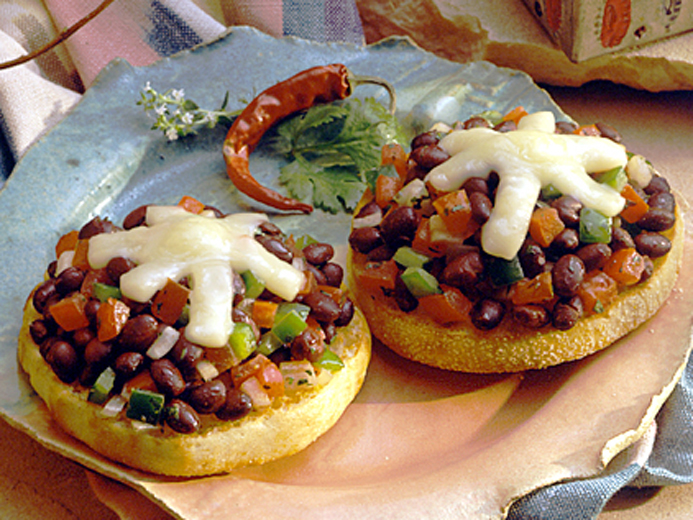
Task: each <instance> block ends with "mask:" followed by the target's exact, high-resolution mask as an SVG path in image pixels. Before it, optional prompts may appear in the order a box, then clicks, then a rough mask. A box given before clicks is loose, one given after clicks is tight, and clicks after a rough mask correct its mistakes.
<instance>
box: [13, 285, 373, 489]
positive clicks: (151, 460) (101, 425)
mask: <svg viewBox="0 0 693 520" xmlns="http://www.w3.org/2000/svg"><path fill="white" fill-rule="evenodd" d="M39 317H40V315H39V314H38V312H37V311H36V310H35V309H34V307H33V305H32V303H31V298H30V299H29V300H28V301H27V303H26V305H25V307H24V321H23V324H22V327H21V330H20V335H19V345H18V359H19V363H20V365H21V366H22V367H23V369H24V370H25V371H26V372H27V374H28V375H29V379H30V382H31V385H32V387H33V388H34V389H35V390H36V392H37V393H38V395H39V396H40V397H41V398H42V399H43V401H44V402H45V403H46V405H47V407H48V409H49V410H50V412H51V414H52V416H53V417H54V419H55V420H56V422H57V423H58V424H60V426H61V427H62V428H63V429H64V430H66V431H67V432H68V433H70V434H71V435H73V436H74V437H76V438H77V439H79V440H81V441H82V442H84V443H85V444H87V445H88V446H90V447H91V448H92V449H94V450H95V451H97V452H99V453H101V454H102V455H104V456H106V457H108V458H110V459H112V460H114V461H117V462H120V463H122V464H125V465H127V466H130V467H133V468H136V469H140V470H143V471H147V472H152V473H158V474H163V475H169V476H202V475H211V474H216V473H224V472H228V471H231V470H233V469H234V468H238V467H241V466H245V465H249V464H262V463H265V462H269V461H272V460H275V459H278V458H281V457H285V456H288V455H291V454H293V453H296V452H298V451H300V450H302V449H304V448H306V447H307V446H308V445H310V444H311V443H312V442H313V441H315V440H316V439H317V438H318V437H319V436H320V435H322V434H323V433H325V432H326V431H327V430H329V429H330V428H331V427H332V426H333V425H334V424H335V423H336V422H337V420H338V419H339V417H341V415H342V413H343V412H344V411H345V409H346V408H347V406H348V405H349V404H350V403H351V401H352V400H353V399H354V398H355V397H356V395H357V394H358V392H359V390H360V388H361V385H362V384H363V380H364V378H365V375H366V370H367V367H368V363H369V361H370V355H371V336H370V333H369V331H368V325H367V323H366V320H365V318H364V316H363V314H362V313H361V312H360V311H359V310H358V309H355V314H354V317H353V319H352V321H351V323H350V324H349V325H348V326H347V327H343V328H341V329H340V332H339V334H338V335H337V336H336V337H335V339H334V340H333V344H335V342H339V343H338V344H337V346H339V344H341V345H343V346H344V348H345V350H346V351H347V352H350V353H352V355H351V356H350V357H346V356H345V359H344V364H345V366H344V368H342V369H341V370H339V371H337V372H335V373H334V375H333V377H332V378H331V379H330V380H329V381H328V382H327V383H326V384H324V385H323V386H321V387H317V388H313V389H311V390H308V391H305V390H304V391H302V392H300V393H298V394H296V395H295V396H294V397H289V396H285V397H283V398H281V399H277V400H276V402H275V403H274V405H273V406H272V407H271V408H270V409H269V410H265V411H261V412H255V411H254V412H251V413H250V414H249V415H247V416H246V417H244V418H243V419H241V420H239V421H231V422H224V421H219V420H217V419H216V418H213V416H203V418H204V419H203V421H204V423H203V427H202V429H201V430H200V431H199V432H196V433H193V434H180V433H176V432H174V431H172V430H171V429H170V428H167V427H160V428H151V429H150V428H147V429H145V430H142V429H138V428H137V427H136V426H135V424H134V423H133V422H132V421H129V420H121V419H118V418H111V417H105V416H104V415H103V414H102V413H101V410H102V407H101V406H99V405H95V404H94V403H91V402H88V401H87V396H88V390H87V389H84V388H81V387H79V386H78V385H77V384H74V385H68V384H65V383H63V382H62V381H60V379H59V378H58V377H57V376H56V375H55V373H54V372H53V370H52V369H51V368H50V366H49V365H48V363H46V362H45V360H44V359H43V358H42V357H41V354H40V352H39V347H38V345H36V344H35V343H34V341H33V340H32V338H31V335H30V333H29V326H30V324H31V322H32V321H34V320H35V319H37V318H39Z"/></svg>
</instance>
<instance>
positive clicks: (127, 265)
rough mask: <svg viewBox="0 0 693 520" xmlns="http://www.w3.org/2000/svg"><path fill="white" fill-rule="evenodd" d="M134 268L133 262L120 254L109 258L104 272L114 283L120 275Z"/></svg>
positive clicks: (117, 281) (118, 280)
mask: <svg viewBox="0 0 693 520" xmlns="http://www.w3.org/2000/svg"><path fill="white" fill-rule="evenodd" d="M134 268H135V262H133V261H132V260H130V259H128V258H124V257H122V256H116V257H115V258H111V259H110V260H109V261H108V263H107V264H106V272H107V273H108V276H110V277H111V279H112V280H113V281H114V282H115V283H116V284H117V283H119V282H120V277H121V276H123V275H124V274H125V273H127V272H128V271H130V270H132V269H134Z"/></svg>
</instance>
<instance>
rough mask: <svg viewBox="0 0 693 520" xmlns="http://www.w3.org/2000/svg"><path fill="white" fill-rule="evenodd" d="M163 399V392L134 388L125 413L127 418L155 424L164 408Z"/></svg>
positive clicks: (164, 399)
mask: <svg viewBox="0 0 693 520" xmlns="http://www.w3.org/2000/svg"><path fill="white" fill-rule="evenodd" d="M165 401H166V398H165V397H164V396H163V394H159V393H157V392H151V391H149V390H142V389H140V388H135V389H134V390H133V391H132V394H130V403H129V404H128V409H127V411H126V412H125V415H126V417H128V419H134V420H136V421H143V422H146V423H149V424H156V423H157V422H158V421H159V417H160V416H161V412H162V410H163V409H164V403H165Z"/></svg>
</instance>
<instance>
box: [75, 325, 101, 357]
mask: <svg viewBox="0 0 693 520" xmlns="http://www.w3.org/2000/svg"><path fill="white" fill-rule="evenodd" d="M95 337H96V334H95V333H94V331H92V330H91V329H90V328H89V327H84V328H82V329H77V330H75V331H74V332H73V333H72V346H73V347H75V348H76V349H77V350H78V351H81V352H84V349H85V348H86V346H87V345H88V344H89V342H90V341H91V340H93V339H94V338H95Z"/></svg>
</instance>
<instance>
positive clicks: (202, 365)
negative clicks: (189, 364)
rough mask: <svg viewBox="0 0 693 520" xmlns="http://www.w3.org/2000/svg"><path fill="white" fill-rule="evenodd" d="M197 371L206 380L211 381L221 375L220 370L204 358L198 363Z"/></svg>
mask: <svg viewBox="0 0 693 520" xmlns="http://www.w3.org/2000/svg"><path fill="white" fill-rule="evenodd" d="M196 368H197V373H198V374H200V377H201V378H202V379H203V380H204V381H211V380H212V379H214V378H215V377H217V376H218V375H219V370H217V367H215V366H214V365H213V364H212V363H211V362H210V361H207V360H206V359H203V360H201V361H199V362H198V363H197V365H196Z"/></svg>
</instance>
